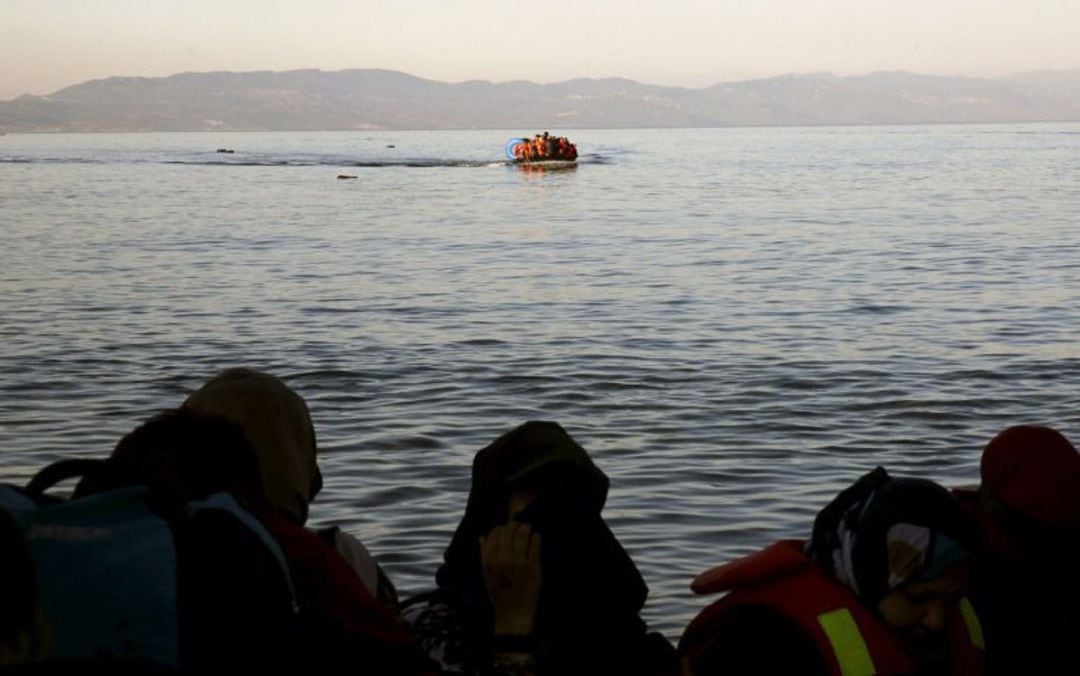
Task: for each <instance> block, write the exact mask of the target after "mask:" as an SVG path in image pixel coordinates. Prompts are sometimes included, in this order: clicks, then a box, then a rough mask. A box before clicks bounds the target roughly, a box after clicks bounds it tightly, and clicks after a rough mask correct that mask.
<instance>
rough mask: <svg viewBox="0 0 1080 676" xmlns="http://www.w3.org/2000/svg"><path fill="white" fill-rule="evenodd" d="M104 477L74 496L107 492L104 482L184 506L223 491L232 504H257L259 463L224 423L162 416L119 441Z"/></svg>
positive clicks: (235, 429) (190, 415)
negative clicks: (151, 489)
mask: <svg viewBox="0 0 1080 676" xmlns="http://www.w3.org/2000/svg"><path fill="white" fill-rule="evenodd" d="M106 465H107V469H108V471H107V472H103V473H101V474H99V475H97V476H95V475H93V474H91V475H89V476H88V477H87V478H86V479H84V480H83V481H82V482H80V484H79V486H78V488H77V489H76V492H77V493H78V494H83V493H92V492H97V491H100V490H107V489H108V488H111V487H112V486H110V485H107V484H105V485H103V484H102V483H101V482H102V479H101V477H102V476H104V477H107V478H106V479H104V481H106V482H118V483H143V484H148V485H152V486H155V487H159V488H163V489H166V490H170V491H172V492H174V493H175V494H177V495H179V496H181V497H182V498H184V499H185V500H195V499H198V498H202V497H205V496H207V495H210V494H211V493H217V492H221V491H226V492H229V493H232V494H233V495H234V496H235V497H237V498H238V499H241V500H244V501H248V502H257V501H261V500H262V499H263V495H264V494H263V489H262V478H261V474H260V472H259V457H258V455H257V454H256V452H255V449H254V448H253V447H252V445H251V443H250V442H249V441H248V439H247V437H246V436H245V434H244V430H243V429H241V428H240V426H239V425H236V424H234V423H232V422H230V421H228V420H226V419H224V418H221V417H218V416H210V415H204V414H201V413H196V412H194V411H190V410H187V409H174V410H169V411H164V412H162V413H159V414H158V415H155V416H154V417H152V418H150V420H148V421H146V422H145V423H143V424H142V425H140V426H139V427H137V428H135V429H134V430H132V431H131V432H129V433H128V434H127V435H125V436H124V437H123V438H122V439H121V440H120V441H119V443H117V445H116V448H115V449H113V452H112V455H111V456H110V457H109V459H108V461H107V463H106Z"/></svg>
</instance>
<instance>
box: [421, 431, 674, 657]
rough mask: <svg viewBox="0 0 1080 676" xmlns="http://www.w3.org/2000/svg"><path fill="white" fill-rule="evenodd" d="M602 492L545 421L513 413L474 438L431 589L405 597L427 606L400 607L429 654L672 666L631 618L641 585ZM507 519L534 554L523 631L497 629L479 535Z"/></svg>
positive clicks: (485, 537) (599, 475) (595, 472)
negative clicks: (500, 427)
mask: <svg viewBox="0 0 1080 676" xmlns="http://www.w3.org/2000/svg"><path fill="white" fill-rule="evenodd" d="M607 491H608V479H607V477H606V476H605V475H604V473H603V472H602V471H600V469H599V468H597V466H596V465H595V464H594V463H593V461H592V460H591V459H590V458H589V456H588V454H587V453H586V452H585V449H584V448H582V447H581V446H580V445H579V444H578V443H577V442H576V441H574V439H573V438H572V437H571V436H570V435H569V434H568V433H567V432H566V430H564V429H563V428H562V427H561V426H559V425H558V424H556V423H553V422H541V421H530V422H527V423H524V424H522V425H521V426H519V427H517V428H515V429H513V430H511V431H510V432H508V433H506V434H504V435H502V436H500V437H499V438H498V439H496V440H495V441H494V442H492V443H491V444H489V445H488V446H486V447H485V448H483V449H481V450H480V451H479V452H478V453H477V454H476V457H475V458H474V460H473V467H472V486H471V489H470V491H469V498H468V502H467V504H466V508H465V514H464V516H463V517H462V519H461V523H460V524H459V525H458V528H457V530H456V531H455V532H454V535H453V538H452V539H451V542H450V545H449V547H447V549H446V552H445V555H444V563H443V565H442V567H440V569H439V570H438V573H437V575H436V583H437V585H438V589H437V590H436V591H435V592H433V593H430V594H426V595H423V597H422V598H420V599H417V601H415V602H414V603H416V602H419V601H421V600H422V601H426V602H427V605H424V606H420V607H418V608H417V609H416V610H417V612H414V613H407V615H411V616H412V624H413V628H414V631H415V632H416V633H417V634H418V635H419V637H420V639H421V643H422V644H424V645H425V647H426V648H427V649H428V651H429V654H431V655H433V656H435V657H437V658H438V659H440V661H442V663H443V665H444V667H446V668H448V669H451V670H454V669H457V670H460V671H461V672H462V673H466V674H475V673H489V672H490V671H491V666H492V661H493V660H496V657H497V655H498V654H500V653H505V652H512V653H518V654H526V655H528V656H529V657H531V658H533V660H532V661H531V663H530V664H531V666H530V667H529V668H530V669H534V670H535V671H536V673H541V674H547V673H550V674H571V675H572V674H597V673H619V674H637V673H663V672H665V671H666V670H667V669H668V668H671V667H673V666H674V661H673V658H674V651H673V650H672V648H671V646H670V645H669V644H667V642H666V640H665V639H663V638H662V637H660V636H659V635H658V634H649V633H648V632H647V631H646V627H645V623H644V622H643V621H642V620H641V618H640V617H639V612H640V611H641V608H642V606H643V605H644V603H645V598H646V596H647V595H648V587H647V586H646V585H645V582H644V580H643V579H642V577H641V574H640V573H639V572H638V570H637V567H636V566H635V565H634V563H633V561H632V560H631V559H630V557H629V555H628V554H627V553H626V551H625V550H624V549H623V548H622V546H621V545H620V544H619V542H618V540H617V539H616V538H615V535H614V534H613V533H612V532H611V530H610V529H609V528H608V526H607V524H606V523H605V522H604V520H603V518H602V517H601V514H600V513H601V510H602V509H603V506H604V503H605V501H606V498H607ZM506 528H511V529H517V530H516V532H517V533H526V538H527V539H529V541H531V542H532V543H533V549H532V552H533V555H534V556H535V558H536V562H537V563H538V565H537V566H536V567H535V568H533V569H532V570H533V572H532V573H531V574H532V575H535V576H536V577H537V580H536V581H535V582H537V583H538V584H534V585H533V588H534V590H538V592H536V593H534V595H533V596H532V597H531V599H530V600H529V601H527V602H526V603H528V604H529V607H528V608H527V609H526V611H527V614H528V615H529V616H530V617H529V620H530V622H529V623H528V624H529V625H530V626H531V631H528V630H526V631H528V633H527V634H526V635H516V636H508V635H504V634H500V632H499V626H500V618H499V617H498V615H499V613H500V612H501V603H500V600H499V599H498V598H493V595H496V594H497V591H496V590H495V589H494V587H497V585H493V584H492V580H491V577H492V575H491V568H492V566H491V562H490V561H489V560H488V558H487V557H488V555H489V552H490V550H491V548H490V547H488V546H487V544H488V543H489V542H490V539H491V538H492V537H493V535H492V534H493V533H497V532H499V531H500V529H506ZM530 533H531V534H532V536H531V539H530V537H529V535H528V534H530ZM482 542H483V543H484V544H483V545H482V544H481V543H482ZM514 574H520V575H529V574H530V573H529V572H528V569H527V568H518V569H514ZM507 582H508V583H509V584H511V585H513V584H517V583H520V582H521V580H508V581H507ZM407 605H409V604H408V603H407ZM496 661H497V660H496Z"/></svg>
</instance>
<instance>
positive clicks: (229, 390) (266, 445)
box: [183, 368, 322, 524]
mask: <svg viewBox="0 0 1080 676" xmlns="http://www.w3.org/2000/svg"><path fill="white" fill-rule="evenodd" d="M183 408H184V409H186V410H189V411H194V412H196V413H202V414H204V415H212V416H219V417H222V418H225V419H226V420H228V421H230V422H232V423H234V424H236V425H238V426H239V427H240V428H241V429H242V430H243V431H244V434H245V435H246V436H247V439H248V441H250V442H251V445H252V446H253V447H254V448H255V451H256V453H257V454H258V456H259V467H260V472H261V476H262V485H263V491H264V493H265V496H266V499H267V501H269V503H270V504H271V505H272V506H273V507H275V508H276V509H277V510H278V511H280V512H281V513H282V514H283V515H284V516H286V517H288V518H290V519H292V520H293V521H295V522H296V523H298V524H303V523H304V522H305V521H307V515H308V505H309V504H310V503H311V501H312V499H314V497H315V495H316V494H317V493H318V492H319V490H320V489H321V488H322V474H320V472H319V467H318V464H317V462H316V443H315V428H314V427H313V426H312V423H311V414H310V413H309V412H308V407H307V404H306V403H305V402H304V400H303V399H302V398H301V397H300V395H298V394H297V393H296V392H294V391H293V390H292V389H291V388H290V387H289V386H288V385H286V384H285V383H284V382H282V381H281V380H280V379H278V378H275V377H274V376H272V375H269V374H266V373H262V372H260V371H255V370H253V369H247V368H232V369H227V370H225V371H222V372H221V373H219V374H218V375H216V376H214V377H213V378H212V379H210V380H209V381H208V382H207V383H206V384H205V385H203V386H202V387H201V388H199V389H198V390H197V391H195V392H194V393H193V394H191V396H189V397H188V398H187V400H186V401H185V402H184V404H183Z"/></svg>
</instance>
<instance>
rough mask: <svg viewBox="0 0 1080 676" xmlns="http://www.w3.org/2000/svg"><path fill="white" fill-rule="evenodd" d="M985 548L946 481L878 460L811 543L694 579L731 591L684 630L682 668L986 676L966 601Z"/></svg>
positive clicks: (708, 589)
mask: <svg viewBox="0 0 1080 676" xmlns="http://www.w3.org/2000/svg"><path fill="white" fill-rule="evenodd" d="M977 548H978V539H977V535H976V532H975V528H974V525H973V524H972V523H971V521H970V520H969V519H968V517H967V515H966V514H965V513H964V511H963V509H962V508H961V507H960V505H959V503H958V502H957V501H956V500H955V499H954V498H953V497H952V496H951V495H950V494H949V492H948V491H947V490H946V489H944V488H942V487H941V486H938V485H937V484H935V483H933V482H930V481H925V480H921V479H894V478H892V477H890V476H889V475H888V474H887V473H886V472H885V470H884V469H882V468H878V469H876V470H874V471H873V472H871V473H869V474H867V475H865V476H863V477H862V478H861V479H859V481H857V482H856V483H855V484H854V485H852V486H851V487H849V488H848V489H846V490H844V491H843V492H841V493H840V494H839V495H838V496H837V497H836V498H835V499H834V500H833V501H832V502H831V503H830V504H829V505H828V506H827V507H825V509H823V510H822V511H821V512H820V513H819V514H818V516H817V518H816V520H815V522H814V528H813V533H812V536H811V539H810V540H809V541H808V542H803V541H798V540H785V541H781V542H778V543H776V544H773V545H771V546H770V547H767V548H766V549H764V550H761V551H759V552H757V553H754V554H751V555H749V556H746V557H743V558H741V559H738V560H736V561H733V562H731V563H728V564H726V565H723V566H720V567H718V568H714V569H712V570H710V571H707V572H705V573H703V574H702V575H700V576H699V577H698V578H697V579H696V580H695V581H694V583H693V585H692V587H693V589H694V590H695V591H696V592H698V593H717V592H722V591H727V592H728V595H727V596H725V597H723V598H722V599H720V600H719V601H716V602H715V603H713V604H712V605H710V606H709V607H708V608H706V609H705V610H703V611H702V612H701V613H699V614H698V616H697V617H696V618H695V619H694V620H693V621H692V622H691V624H690V626H689V627H688V628H687V629H686V631H685V633H684V634H683V637H682V639H681V641H680V643H679V651H680V654H681V657H682V663H683V670H684V671H683V673H684V674H685V673H690V674H694V675H695V676H712V675H714V674H837V675H839V674H873V673H878V674H912V673H925V674H979V673H982V670H983V662H984V654H983V653H984V646H983V636H982V632H981V625H980V624H979V619H978V617H977V616H976V615H975V613H974V610H973V609H972V606H971V604H970V602H968V601H967V599H966V598H965V597H964V591H965V588H966V586H967V583H968V578H969V568H970V560H971V558H972V556H973V555H974V553H975V552H976V551H977Z"/></svg>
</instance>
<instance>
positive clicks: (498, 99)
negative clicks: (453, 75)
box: [0, 70, 1080, 132]
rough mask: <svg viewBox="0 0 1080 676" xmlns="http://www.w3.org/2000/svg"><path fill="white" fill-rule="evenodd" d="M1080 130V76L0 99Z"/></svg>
mask: <svg viewBox="0 0 1080 676" xmlns="http://www.w3.org/2000/svg"><path fill="white" fill-rule="evenodd" d="M1077 120H1080V70H1072V71H1041V72H1033V73H1021V74H1017V75H1011V76H1006V77H999V78H992V79H980V78H966V77H941V76H934V75H916V74H913V73H906V72H883V73H872V74H869V75H861V76H853V77H839V76H835V75H830V74H828V73H815V74H806V75H784V76H780V77H773V78H766V79H760V80H746V81H741V82H729V83H722V84H717V85H714V86H712V87H706V88H703V89H687V88H682V87H662V86H657V85H648V84H642V83H639V82H634V81H632V80H624V79H599V80H597V79H577V80H569V81H567V82H559V83H555V84H546V85H540V84H535V83H532V82H526V81H522V80H515V81H512V82H498V83H493V82H486V81H469V82H460V83H446V82H436V81H434V80H425V79H422V78H418V77H414V76H412V75H408V74H405V73H400V72H396V71H388V70H342V71H335V72H323V71H318V70H296V71H287V72H269V71H259V72H249V73H230V72H217V73H183V74H180V75H173V76H170V77H157V78H147V77H111V78H106V79H104V80H92V81H90V82H85V83H83V84H78V85H74V86H72V87H67V88H65V89H61V90H60V91H57V92H55V93H53V94H50V95H48V96H30V95H26V96H20V97H18V98H16V99H13V100H11V101H0V131H6V132H47V131H58V132H75V131H78V132H83V131H206V130H222V131H225V130H228V131H240V130H244V131H247V130H252V131H256V130H265V131H293V130H296V131H299V130H353V129H367V130H373V129H521V130H524V131H529V130H536V129H552V130H558V129H586V128H593V129H595V128H627V127H724V126H770V125H831V124H909V123H946V122H1035V121H1077Z"/></svg>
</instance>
